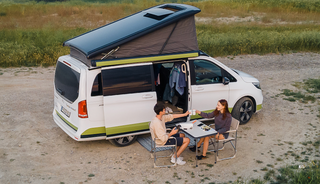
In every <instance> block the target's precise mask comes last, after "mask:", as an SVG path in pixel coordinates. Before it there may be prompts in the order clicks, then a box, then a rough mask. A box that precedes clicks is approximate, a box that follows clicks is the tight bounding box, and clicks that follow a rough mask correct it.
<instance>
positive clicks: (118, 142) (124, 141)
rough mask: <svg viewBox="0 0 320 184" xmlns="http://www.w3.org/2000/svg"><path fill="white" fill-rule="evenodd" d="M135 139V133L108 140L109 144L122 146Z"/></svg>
mask: <svg viewBox="0 0 320 184" xmlns="http://www.w3.org/2000/svg"><path fill="white" fill-rule="evenodd" d="M136 139H137V136H136V135H131V136H127V137H120V138H115V139H111V140H109V141H110V142H111V144H113V145H115V146H119V147H123V146H128V145H130V144H132V143H133V142H134V141H136Z"/></svg>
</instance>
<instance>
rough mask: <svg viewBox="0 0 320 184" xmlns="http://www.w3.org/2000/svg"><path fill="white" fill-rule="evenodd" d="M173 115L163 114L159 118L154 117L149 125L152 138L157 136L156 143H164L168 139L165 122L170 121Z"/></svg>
mask: <svg viewBox="0 0 320 184" xmlns="http://www.w3.org/2000/svg"><path fill="white" fill-rule="evenodd" d="M172 120H173V116H172V114H168V115H163V116H162V118H161V120H159V119H158V118H157V117H154V118H153V119H152V121H151V123H150V125H149V128H150V132H151V137H152V140H154V138H158V139H157V140H156V144H157V145H164V144H165V143H166V142H167V140H168V138H169V137H168V134H167V131H166V122H168V121H172Z"/></svg>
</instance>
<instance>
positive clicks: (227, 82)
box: [222, 77, 230, 85]
mask: <svg viewBox="0 0 320 184" xmlns="http://www.w3.org/2000/svg"><path fill="white" fill-rule="evenodd" d="M229 82H230V80H229V79H228V77H223V78H222V83H223V84H224V85H228V84H229Z"/></svg>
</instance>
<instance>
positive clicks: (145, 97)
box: [142, 95, 153, 99]
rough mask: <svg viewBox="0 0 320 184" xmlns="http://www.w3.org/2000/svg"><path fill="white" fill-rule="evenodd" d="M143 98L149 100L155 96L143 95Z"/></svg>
mask: <svg viewBox="0 0 320 184" xmlns="http://www.w3.org/2000/svg"><path fill="white" fill-rule="evenodd" d="M142 98H144V99H148V98H153V96H152V95H143V96H142Z"/></svg>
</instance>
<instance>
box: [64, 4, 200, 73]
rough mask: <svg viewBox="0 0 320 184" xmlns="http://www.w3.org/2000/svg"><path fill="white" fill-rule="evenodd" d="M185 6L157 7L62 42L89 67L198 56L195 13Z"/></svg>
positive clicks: (196, 9)
mask: <svg viewBox="0 0 320 184" xmlns="http://www.w3.org/2000/svg"><path fill="white" fill-rule="evenodd" d="M198 12H200V9H198V8H196V7H194V6H190V5H185V4H163V5H158V6H155V7H152V8H149V9H146V10H143V11H141V12H138V13H136V14H133V15H130V16H128V17H125V18H123V19H120V20H117V21H115V22H112V23H110V24H107V25H105V26H102V27H99V28H97V29H94V30H92V31H89V32H87V33H84V34H82V35H79V36H77V37H74V38H72V39H70V40H67V41H66V42H64V44H63V45H64V46H69V47H70V55H71V56H72V57H74V58H77V59H79V60H80V61H82V62H83V63H85V64H86V65H87V66H89V67H96V66H108V65H116V64H126V63H133V62H146V61H156V60H166V59H178V58H187V57H195V56H198V50H199V48H198V42H197V35H196V28H195V20H194V14H196V13H198Z"/></svg>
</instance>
